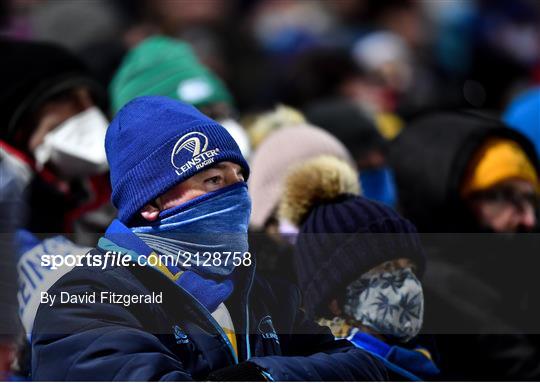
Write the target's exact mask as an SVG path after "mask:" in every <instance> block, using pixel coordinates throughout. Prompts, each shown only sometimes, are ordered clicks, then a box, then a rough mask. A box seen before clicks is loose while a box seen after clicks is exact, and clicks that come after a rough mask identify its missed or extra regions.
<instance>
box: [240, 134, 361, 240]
mask: <svg viewBox="0 0 540 383" xmlns="http://www.w3.org/2000/svg"><path fill="white" fill-rule="evenodd" d="M323 154H328V155H332V156H335V157H337V158H340V159H343V160H345V161H347V162H349V163H351V164H353V159H352V158H351V155H350V153H349V152H348V151H347V149H346V148H345V146H344V145H343V144H342V143H341V142H340V141H338V140H337V139H336V138H335V137H334V136H332V135H331V134H329V133H327V132H326V131H324V130H322V129H320V128H317V127H315V126H311V125H306V124H301V125H292V126H289V127H283V128H281V129H279V130H277V131H275V132H273V133H271V134H270V135H269V136H268V137H267V138H266V139H265V140H264V141H263V142H262V143H261V144H260V145H259V147H258V148H257V151H256V152H255V153H253V157H252V159H251V161H250V165H251V169H252V176H251V177H250V178H249V180H248V185H249V192H250V194H251V199H252V212H251V220H250V226H251V227H252V228H254V229H270V228H272V231H274V230H277V231H278V232H279V230H280V229H279V225H280V224H282V225H286V223H284V222H282V223H280V222H278V221H277V220H276V218H277V217H276V215H275V213H276V209H277V207H278V204H279V200H280V198H281V195H282V192H283V180H284V178H285V175H286V174H287V171H288V169H289V168H290V167H291V166H293V165H295V164H299V163H302V162H303V161H306V160H308V159H310V158H313V157H316V156H320V155H323ZM283 229H285V228H284V227H283Z"/></svg>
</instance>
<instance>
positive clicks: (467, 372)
mask: <svg viewBox="0 0 540 383" xmlns="http://www.w3.org/2000/svg"><path fill="white" fill-rule="evenodd" d="M488 137H505V138H509V139H512V140H514V141H516V142H518V143H519V144H520V145H521V147H522V148H523V150H524V151H525V153H526V154H527V155H528V156H529V158H530V160H531V162H532V163H533V165H534V166H535V167H536V168H537V169H538V160H537V157H536V153H535V152H534V148H533V147H532V145H531V144H530V142H529V141H528V140H527V139H526V138H525V137H524V136H522V135H521V134H519V133H518V134H516V132H514V131H512V130H511V129H508V128H507V127H506V126H505V125H503V124H502V123H501V122H499V121H498V120H496V119H494V118H491V117H487V116H483V115H480V114H477V113H473V112H463V113H438V114H433V115H429V116H426V117H424V118H420V119H419V120H417V121H416V122H414V123H412V124H411V125H410V126H408V127H407V128H406V129H405V130H404V131H403V133H402V134H401V135H400V137H399V138H398V139H397V141H396V142H395V143H394V144H393V147H392V149H391V161H392V165H393V166H394V169H395V175H396V181H397V186H398V194H399V198H400V206H401V209H402V212H403V213H404V215H405V216H406V217H407V218H409V219H411V220H412V221H413V223H415V224H416V225H417V226H418V228H419V232H421V233H423V234H422V235H421V237H422V242H423V244H424V248H425V250H426V254H427V260H428V261H427V265H426V273H425V275H424V279H423V281H422V285H423V288H424V296H425V307H426V311H425V317H424V328H423V331H424V332H427V333H431V334H438V335H436V337H435V338H436V343H437V347H438V350H437V351H438V354H439V355H440V361H438V365H439V367H440V368H441V372H442V377H443V379H444V378H446V379H467V380H471V379H488V380H489V379H511V380H516V379H517V380H520V379H531V378H535V377H536V378H538V376H539V375H538V374H539V373H540V369H539V368H538V367H537V361H538V358H539V348H538V340H537V339H535V338H533V337H531V336H527V335H519V334H518V333H519V332H520V331H523V332H524V333H526V332H527V331H530V330H531V329H532V328H531V324H533V323H538V320H537V319H538V318H539V317H538V316H537V315H538V313H536V311H538V310H537V309H535V306H537V305H536V303H535V302H536V299H534V297H535V296H536V294H537V293H536V292H535V291H537V287H535V286H537V285H535V284H534V283H532V282H533V281H534V280H536V279H537V278H535V277H533V275H532V274H531V273H532V272H533V270H537V268H536V267H535V264H536V263H537V262H538V261H535V260H534V259H535V258H538V257H537V256H536V255H537V252H534V251H532V250H534V245H533V243H534V241H535V238H533V237H531V236H529V237H523V236H514V237H509V236H505V235H497V234H493V233H486V231H485V229H484V228H481V227H479V226H478V225H476V224H475V219H474V218H473V217H472V215H471V214H470V213H469V212H468V211H467V209H466V207H465V205H464V204H463V203H462V201H461V200H460V198H459V187H460V182H461V179H462V177H463V175H464V172H465V170H466V167H467V165H468V162H469V160H470V159H471V157H472V156H473V153H474V152H475V150H476V149H477V148H478V147H479V146H480V145H481V144H482V143H483V142H484V141H485V139H486V138H488ZM452 233H457V234H452ZM475 233H482V234H475ZM514 255H515V256H516V258H511V257H512V256H514ZM517 257H519V258H517ZM534 262H536V263H534ZM538 266H540V265H538ZM523 302H528V304H525V305H524V304H523ZM526 321H528V323H526ZM536 327H537V325H536ZM480 334H482V335H480ZM494 334H498V335H494ZM502 334H505V335H502Z"/></svg>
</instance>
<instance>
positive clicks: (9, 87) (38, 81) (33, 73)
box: [0, 39, 106, 143]
mask: <svg viewBox="0 0 540 383" xmlns="http://www.w3.org/2000/svg"><path fill="white" fill-rule="evenodd" d="M0 57H2V70H1V71H0V82H1V83H2V88H1V90H0V105H2V107H1V108H0V132H1V135H0V139H3V140H6V141H7V142H8V143H12V142H11V140H12V138H13V136H14V134H15V132H16V130H17V129H18V128H19V124H20V122H21V118H23V117H24V116H26V115H27V114H28V113H31V112H32V111H33V109H34V108H36V107H37V106H39V105H40V104H41V103H42V102H44V101H46V100H47V99H48V98H49V97H52V96H54V95H55V94H58V93H60V92H62V91H65V90H68V89H70V88H74V87H76V86H79V85H86V86H88V87H89V88H90V91H91V93H92V95H93V96H94V101H95V102H96V103H97V104H98V105H99V106H102V107H104V106H105V103H106V101H105V97H106V92H105V89H103V88H102V87H101V86H100V85H99V84H98V83H97V82H95V81H94V80H93V79H92V77H91V75H90V74H89V72H88V71H87V69H86V67H85V66H84V64H83V63H82V62H81V61H80V60H79V59H78V58H77V57H76V56H75V55H73V54H72V53H70V52H69V51H67V50H65V49H64V48H61V47H60V46H57V45H54V44H49V43H41V42H39V43H38V42H23V41H13V40H6V39H0Z"/></svg>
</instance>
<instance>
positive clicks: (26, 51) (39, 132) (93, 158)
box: [0, 40, 114, 233]
mask: <svg viewBox="0 0 540 383" xmlns="http://www.w3.org/2000/svg"><path fill="white" fill-rule="evenodd" d="M0 52H2V57H3V58H4V59H3V68H4V70H3V71H2V75H1V76H2V80H3V81H2V84H3V87H2V90H0V102H1V103H2V111H1V112H0V132H1V135H0V145H1V148H2V150H1V155H2V157H9V158H10V161H11V162H17V163H18V167H17V168H18V169H19V171H18V174H19V176H20V178H21V180H24V182H25V184H26V187H25V188H24V189H25V191H24V193H25V197H26V199H27V203H28V210H27V212H28V216H27V217H26V222H23V227H25V228H27V229H28V230H30V231H32V232H42V233H53V232H55V233H64V232H77V231H88V232H92V231H94V232H96V231H99V230H100V229H101V228H104V227H106V225H107V224H108V223H109V221H110V219H112V216H113V214H114V213H113V212H112V209H110V208H107V207H106V205H108V204H107V201H108V199H109V197H110V191H109V190H110V187H109V186H108V185H107V183H108V182H107V177H106V173H107V169H108V167H107V159H106V156H105V149H104V142H105V132H106V129H107V125H108V121H107V117H106V116H105V114H104V112H103V110H104V109H105V105H106V101H105V100H106V98H105V95H106V93H105V90H104V89H103V87H102V86H101V85H100V84H98V83H97V82H95V81H94V80H93V79H92V77H91V75H90V73H89V72H88V71H87V69H86V68H85V67H84V65H83V64H82V63H81V62H80V61H79V60H78V59H77V57H75V56H74V55H73V54H72V53H70V52H68V51H66V50H64V49H63V48H60V47H58V46H55V45H52V44H46V43H34V42H20V41H9V40H3V41H1V42H0ZM109 206H110V205H109ZM99 208H103V209H104V210H103V211H101V212H100V213H96V211H97V210H99ZM109 210H111V211H110V213H108V211H109ZM94 213H95V214H94ZM98 217H99V218H98ZM107 217H109V218H110V219H109V218H107Z"/></svg>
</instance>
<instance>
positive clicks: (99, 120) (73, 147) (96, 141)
mask: <svg viewBox="0 0 540 383" xmlns="http://www.w3.org/2000/svg"><path fill="white" fill-rule="evenodd" d="M107 126H108V122H107V118H106V117H105V115H104V114H103V112H101V110H99V109H98V108H97V107H91V108H89V109H86V110H85V111H84V112H81V113H79V114H77V115H75V116H73V117H71V118H69V119H67V120H66V121H64V122H63V123H61V124H60V125H58V126H57V127H56V128H55V129H54V130H52V131H50V132H49V133H47V135H46V136H45V138H44V139H43V142H42V143H41V144H40V145H39V146H38V147H37V148H36V149H35V151H34V157H35V158H36V165H37V168H38V169H41V168H43V165H45V163H47V162H48V161H50V162H51V163H52V164H54V166H55V168H56V169H58V171H59V172H60V173H61V174H62V175H63V176H65V177H68V178H83V177H86V176H89V175H93V174H100V173H103V172H105V171H106V170H107V169H108V164H107V156H106V155H105V133H106V132H107Z"/></svg>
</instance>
